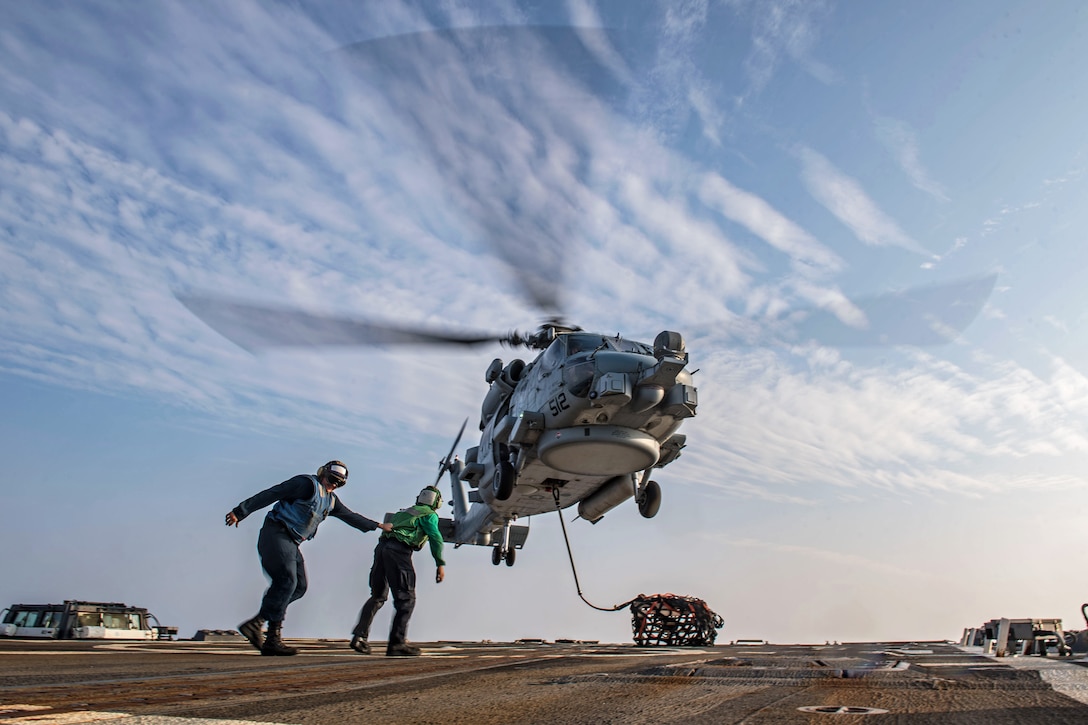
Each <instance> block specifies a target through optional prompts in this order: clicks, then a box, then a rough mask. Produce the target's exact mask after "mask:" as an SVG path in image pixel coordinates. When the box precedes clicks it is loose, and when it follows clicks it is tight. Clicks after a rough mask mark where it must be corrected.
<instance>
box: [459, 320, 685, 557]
mask: <svg viewBox="0 0 1088 725" xmlns="http://www.w3.org/2000/svg"><path fill="white" fill-rule="evenodd" d="M524 344H525V345H526V346H527V347H528V348H530V349H532V350H539V351H540V352H539V354H538V355H537V356H536V358H535V359H533V360H532V361H531V362H529V363H526V362H525V361H523V360H521V359H514V360H511V361H510V362H508V363H505V364H504V362H503V360H502V359H501V358H495V359H494V360H493V361H492V362H491V364H490V365H489V366H488V368H487V372H486V375H485V380H486V381H487V382H488V383H489V385H490V388H489V390H488V392H487V395H486V396H485V398H484V401H483V404H482V407H481V411H480V430H481V436H480V443H479V445H478V446H475V447H472V448H469V449H468V451H467V452H466V454H465V460H464V461H461V460H460V459H454V460H453V461H452V462H451V461H449V460H448V459H449V457H448V456H447V460H446V462H444V463H443V465H442V466H440V475H441V471H442V469H443V468H444V469H446V470H448V471H449V473H450V483H451V488H452V491H453V496H452V503H453V509H454V518H453V522H452V523H453V530H452V531H451V532H450V534H451V537H450V540H451V541H453V542H454V543H456V544H466V543H467V544H477V545H481V546H491V547H492V563H493V564H495V565H498V564H499V563H500V562H502V561H505V562H506V565H507V566H513V564H514V560H515V556H516V554H515V552H516V551H517V548H519V547H520V546H521V545H523V544H524V541H525V537H526V536H527V534H528V529H527V527H524V526H515V524H514V521H516V520H517V519H518V518H519V517H522V516H531V515H534V514H540V513H544V512H546V511H549V510H554V509H562V508H567V507H569V506H574V505H577V507H578V508H577V510H578V516H579V517H580V518H582V519H585V520H587V521H590V522H591V523H597V522H598V521H600V520H601V519H602V518H603V517H604V515H605V514H606V513H608V512H609V511H611V510H612V509H614V508H615V507H617V506H619V505H620V504H622V503H623V502H625V501H627V500H628V499H631V498H633V499H634V500H635V501H636V503H637V505H638V510H639V513H640V514H641V515H642V516H643V517H644V518H653V517H654V515H656V514H657V512H658V509H659V508H660V506H661V486H660V485H659V484H658V483H657V482H656V481H654V480H651V479H650V476H651V474H652V473H653V471H654V470H656V469H660V468H664V467H665V466H666V465H668V464H669V463H672V462H673V461H675V460H676V459H677V458H678V457H679V456H680V451H681V450H682V449H683V448H684V445H685V443H686V440H687V439H686V436H684V435H682V434H679V433H677V430H678V429H679V428H680V425H681V423H683V421H684V420H686V419H687V418H691V417H692V416H694V415H695V413H696V408H697V406H698V394H697V391H696V388H695V385H694V384H693V377H692V373H691V372H690V371H688V370H687V363H688V354H687V351H686V349H685V344H684V338H683V336H682V335H681V334H680V333H678V332H672V331H668V330H666V331H663V332H661V333H660V334H659V335H658V336H657V338H656V339H655V340H654V344H653V345H652V346H651V345H647V344H646V343H642V342H638V341H635V340H628V339H625V338H623V337H620V336H619V335H616V336H608V335H603V334H600V333H592V332H586V331H584V330H582V329H581V328H579V327H575V326H569V325H563V324H559V323H550V324H545V325H542V326H541V327H540V329H539V330H538V331H537V332H536V333H535V334H533V335H531V336H529V337H527V338H525V339H524ZM454 445H455V446H456V443H455V444H454ZM466 484H467V485H468V487H469V488H470V489H471V490H469V491H467V492H466V490H465V485H466ZM496 534H498V535H499V536H498V537H496ZM496 538H498V540H497V541H496Z"/></svg>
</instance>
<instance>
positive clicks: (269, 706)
mask: <svg viewBox="0 0 1088 725" xmlns="http://www.w3.org/2000/svg"><path fill="white" fill-rule="evenodd" d="M236 639H237V640H238V641H191V640H185V641H140V642H116V641H114V642H110V641H80V640H0V723H20V724H22V723H37V724H38V725H42V724H44V725H61V724H64V725H68V724H70V723H83V722H117V723H119V724H122V725H190V724H192V723H209V722H217V723H220V725H222V724H223V723H224V721H227V722H231V721H237V722H251V723H252V722H257V723H283V724H288V723H300V724H301V723H307V724H308V723H315V724H316V723H326V724H327V723H374V722H385V723H441V724H443V725H447V724H453V723H471V724H472V725H488V724H490V723H494V724H496V725H498V724H500V723H502V724H505V723H716V724H717V723H745V724H748V725H753V724H759V723H833V722H844V721H845V722H856V723H860V722H872V723H909V724H912V725H913V724H915V723H942V724H945V723H979V724H980V725H981V724H982V723H987V724H989V723H1024V724H1027V723H1031V724H1033V725H1034V724H1036V723H1088V704H1086V703H1088V662H1086V661H1085V659H1084V658H1083V657H1079V658H1078V657H1059V656H1056V655H1046V656H1039V655H1033V656H1010V657H1003V658H997V657H993V656H990V655H987V654H984V653H983V650H982V648H972V647H961V646H958V645H954V644H951V643H949V642H898V643H895V642H884V643H844V644H826V645H799V644H790V645H778V644H770V643H747V644H740V643H737V644H725V645H717V646H711V647H639V646H635V645H633V644H598V643H586V642H540V641H519V642H511V643H492V642H431V643H418V642H417V643H416V644H418V645H420V646H421V647H422V648H423V655H422V656H421V657H415V658H387V657H384V656H380V655H372V656H363V655H359V654H357V653H355V652H353V651H352V650H350V649H349V648H348V646H347V641H346V640H290V643H291V644H292V645H294V646H297V647H299V648H300V649H301V652H300V654H299V655H297V656H295V657H262V656H261V655H260V654H259V653H257V652H256V651H254V650H253V649H251V648H250V647H249V646H248V645H247V644H246V643H245V642H244V641H243V640H241V638H236ZM375 644H376V645H377V646H376V647H375V650H376V651H383V648H382V646H381V643H375Z"/></svg>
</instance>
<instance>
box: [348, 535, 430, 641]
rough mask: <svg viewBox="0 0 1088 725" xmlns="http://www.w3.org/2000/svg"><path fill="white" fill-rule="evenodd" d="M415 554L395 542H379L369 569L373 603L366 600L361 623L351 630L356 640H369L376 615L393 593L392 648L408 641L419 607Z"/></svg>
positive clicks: (380, 540)
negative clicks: (412, 621) (359, 638)
mask: <svg viewBox="0 0 1088 725" xmlns="http://www.w3.org/2000/svg"><path fill="white" fill-rule="evenodd" d="M414 553H415V550H414V549H412V547H410V546H408V545H407V544H404V543H401V542H400V541H397V540H396V539H379V540H378V545H377V546H376V547H374V566H372V567H371V568H370V599H367V600H366V604H364V605H363V609H362V611H360V612H359V621H358V623H357V624H356V625H355V629H354V630H352V634H354V635H355V636H356V637H362V638H363V639H367V638H368V637H369V636H370V625H371V624H372V623H373V622H374V615H375V614H377V613H378V610H379V609H381V608H382V605H383V604H385V600H386V599H388V598H389V592H390V591H392V592H393V609H394V611H395V614H394V615H393V626H392V627H391V628H390V630H389V644H390V645H395V644H404V643H405V642H407V641H408V620H409V619H411V618H412V610H413V609H415V607H416V570H415V567H414V566H412V554H414Z"/></svg>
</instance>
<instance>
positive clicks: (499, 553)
mask: <svg viewBox="0 0 1088 725" xmlns="http://www.w3.org/2000/svg"><path fill="white" fill-rule="evenodd" d="M517 551H518V550H517V549H507V550H506V551H505V552H504V551H503V550H502V547H501V546H494V547H492V548H491V563H492V564H494V565H495V566H498V565H499V564H501V563H502V562H503V561H505V562H506V565H507V566H513V565H514V559H516V558H517Z"/></svg>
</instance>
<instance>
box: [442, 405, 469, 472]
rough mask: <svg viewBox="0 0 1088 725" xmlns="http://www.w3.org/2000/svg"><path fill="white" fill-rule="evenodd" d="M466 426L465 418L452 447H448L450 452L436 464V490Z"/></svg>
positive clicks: (466, 419) (466, 420)
mask: <svg viewBox="0 0 1088 725" xmlns="http://www.w3.org/2000/svg"><path fill="white" fill-rule="evenodd" d="M466 425H468V418H465V422H464V423H462V424H461V430H459V431H457V437H456V438H454V439H453V445H452V446H450V452H449V453H447V454H446V457H445V458H443V459H442V460H441V461H439V463H438V477H437V478H435V479H434V485H435V487H436V488H437V487H438V483H439V482H440V481H441V480H442V474H443V473H445V472H446V471H447V470H449V467H450V460H452V459H453V452H454V451H456V450H457V444H458V443H460V442H461V436H462V435H464V433H465V426H466Z"/></svg>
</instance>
